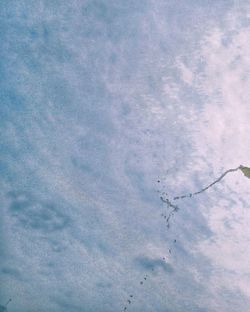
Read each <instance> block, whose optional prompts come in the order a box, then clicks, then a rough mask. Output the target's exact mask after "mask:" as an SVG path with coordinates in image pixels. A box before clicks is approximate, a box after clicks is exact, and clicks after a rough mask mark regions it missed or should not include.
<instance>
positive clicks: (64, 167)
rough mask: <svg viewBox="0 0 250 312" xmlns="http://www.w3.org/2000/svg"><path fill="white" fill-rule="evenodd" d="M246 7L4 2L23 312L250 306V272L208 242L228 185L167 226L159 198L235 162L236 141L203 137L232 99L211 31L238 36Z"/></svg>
mask: <svg viewBox="0 0 250 312" xmlns="http://www.w3.org/2000/svg"><path fill="white" fill-rule="evenodd" d="M243 2H244V5H243ZM243 2H241V4H242V5H241V6H240V5H239V3H235V2H234V1H229V0H225V1H222V0H217V1H212V0H210V1H209V0H206V1H203V0H202V1H200V0H197V1H191V0H185V1H184V0H179V1H177V0H168V1H166V0H165V1H163V0H159V1H158V0H157V1H153V0H152V1H147V0H143V1H131V0H127V1H111V0H107V1H101V0H90V1H87V0H86V1H84V0H82V1H81V0H72V1H59V0H48V1H46V0H41V1H38V0H34V1H33V0H27V1H24V0H19V1H10V0H9V1H7V0H6V1H4V0H2V1H1V2H0V15H1V17H0V20H1V22H0V36H1V49H0V54H1V55H0V79H1V87H0V88H1V89H0V99H1V102H0V116H1V117H0V131H1V146H0V152H1V153H0V174H1V177H0V182H1V189H0V194H1V195H0V196H1V266H0V279H1V289H0V303H1V304H2V305H3V304H4V303H5V302H6V301H7V300H8V299H9V298H12V302H11V303H10V304H9V306H8V310H9V311H10V312H35V311H36V312H40V311H41V312H44V311H50V312H57V311H60V312H64V311H69V312H71V311H72V312H77V311H85V312H92V311H93V312H99V311H100V312H106V311H107V312H108V311H109V312H111V311H123V309H124V307H125V306H127V307H128V311H137V312H139V311H143V312H147V311H148V312H149V311H159V312H161V311H162V312H163V311H164V312H183V311H185V312H210V311H220V312H226V311H227V312H228V311H232V312H233V311H245V310H244V307H245V305H246V304H248V305H249V303H250V299H249V297H248V295H247V293H245V292H244V290H242V289H243V288H242V287H247V284H246V286H241V278H243V277H241V275H239V276H238V275H237V272H238V271H237V270H236V269H235V270H234V269H233V268H232V269H230V270H231V271H230V270H229V269H228V268H227V267H225V268H224V267H223V264H221V263H219V264H218V263H217V262H214V261H213V259H215V258H213V254H212V252H211V257H210V251H208V253H207V254H206V252H205V251H204V250H203V249H202V246H206V245H205V242H207V241H211V242H212V241H216V238H215V232H214V231H215V230H214V228H213V225H212V223H211V222H212V221H211V219H209V218H210V217H209V216H210V214H209V213H208V209H209V207H210V206H211V207H212V206H216V203H217V202H218V200H219V199H218V195H216V194H214V195H213V196H214V197H213V200H212V199H211V197H209V196H208V195H204V196H203V197H200V198H199V199H193V201H186V202H183V203H182V204H180V208H181V209H180V211H179V212H178V214H176V215H175V217H174V218H173V219H172V223H171V227H170V229H169V230H168V229H167V227H166V224H165V221H164V217H162V216H161V214H162V213H165V211H166V209H167V207H166V205H164V204H163V203H162V202H161V201H160V198H159V197H160V195H159V193H157V190H159V189H160V191H168V192H169V193H170V194H172V195H176V194H182V193H183V192H184V193H185V192H189V191H190V189H192V190H197V189H199V188H200V187H201V186H203V185H204V184H206V183H208V182H211V181H212V179H213V178H214V177H215V176H216V174H217V175H218V174H221V173H222V172H223V170H225V169H228V168H227V164H224V163H223V161H224V160H223V159H222V158H220V157H222V155H232V153H233V152H232V151H231V150H228V152H227V151H225V150H224V151H223V152H221V150H219V149H218V148H217V145H216V144H217V141H216V143H214V144H215V145H213V144H212V143H211V142H214V141H209V139H208V141H204V146H203V145H202V143H203V139H201V140H200V139H197V138H199V136H198V134H199V133H200V132H201V131H203V130H201V129H203V128H202V127H203V126H202V125H203V124H204V125H206V123H205V122H204V123H203V121H202V120H203V119H201V122H200V120H199V119H200V117H199V116H206V115H203V113H204V114H206V112H208V113H207V114H208V116H212V115H211V114H212V113H211V112H210V108H211V111H214V110H213V109H214V108H213V106H212V104H211V103H214V102H216V103H219V106H218V107H221V106H220V105H222V104H220V103H222V101H221V100H220V99H221V98H220V94H221V93H222V91H221V90H222V88H221V87H220V86H217V85H216V88H217V89H216V90H214V89H213V84H212V83H213V81H214V79H213V76H211V75H212V74H211V75H210V74H209V73H210V72H209V71H208V70H206V69H205V68H208V65H207V64H208V62H210V63H211V62H212V63H213V60H212V61H211V60H210V61H208V59H206V57H207V58H208V57H209V55H210V52H209V51H210V50H209V49H210V48H211V47H214V46H213V44H211V46H210V45H209V43H208V41H209V40H208V41H206V39H204V38H207V37H209V36H210V34H213V32H216V29H217V30H218V29H219V30H220V31H221V34H220V38H222V39H219V42H220V43H219V46H218V49H224V48H225V47H226V46H227V45H230V44H234V45H235V46H236V45H237V44H238V43H237V42H236V43H234V42H233V39H232V37H233V38H235V37H236V38H238V37H237V34H239V33H240V31H245V30H246V29H248V27H249V19H248V17H247V13H246V11H247V10H248V4H249V2H248V1H243ZM234 19H236V20H237V23H235V24H234ZM230 25H231V26H230ZM232 25H233V26H232ZM230 27H231V28H230ZM206 36H207V37H206ZM211 36H212V35H211ZM234 36H235V37H234ZM237 40H238V41H239V42H240V43H239V45H240V44H242V46H244V47H245V45H244V42H245V41H246V40H245V41H244V40H243V41H240V39H237ZM232 42H233V43H232ZM242 42H243V43H242ZM215 46H216V45H215ZM206 47H208V48H207V49H208V51H206V50H205V49H206ZM216 47H217V46H216ZM223 47H224V48H223ZM247 47H248V46H247ZM211 49H212V48H211ZM216 49H217V48H214V50H215V51H217V50H216ZM214 50H213V51H214ZM204 51H205V52H204ZM220 51H221V50H220ZM222 51H227V50H222ZM244 51H248V52H249V50H247V48H245V50H244ZM216 53H217V52H216ZM223 53H224V52H223ZM216 55H217V54H216ZM242 57H243V58H244V56H242ZM225 58H226V57H225V56H224V54H223V55H222V56H220V60H222V61H223V59H225ZM180 63H181V64H184V65H185V66H186V67H189V68H191V71H192V72H193V74H192V75H193V76H192V77H191V76H190V75H189V76H188V74H187V77H186V78H185V77H184V76H183V75H185V74H184V71H183V70H182V68H183V67H181V66H182V65H179V64H180ZM210 63H209V64H210ZM216 64H217V63H216ZM218 64H219V63H218ZM206 66H207V67H206ZM216 66H219V65H215V67H216ZM244 66H245V67H244ZM243 67H244V68H246V65H244V64H243ZM206 75H207V76H206ZM209 75H210V76H211V77H212V78H211V77H210V76H209ZM216 75H217V74H215V77H216ZM209 77H210V78H209ZM207 79H208V80H207ZM209 79H210V80H209ZM206 81H210V86H211V88H212V89H213V91H211V90H210V89H209V86H207V85H206ZM218 83H220V82H218ZM228 88H229V89H228V90H230V88H231V87H228ZM208 89H209V90H208ZM231 89H232V88H231ZM244 90H247V86H245V89H244ZM220 101H221V102H220ZM228 107H229V108H230V106H228ZM238 107H239V106H238ZM246 107H247V104H244V103H243V104H242V109H243V108H246ZM231 111H233V112H234V109H232V108H231ZM248 113H249V112H248V111H243V113H242V116H243V115H244V116H248V117H249V115H248ZM214 114H215V116H219V113H218V112H217V111H215V113H214ZM223 114H224V113H223ZM223 114H221V116H224V115H223ZM208 118H209V117H208ZM225 118H226V117H225ZM204 120H205V117H204ZM213 120H214V119H213ZM248 120H249V119H248ZM218 124H219V122H216V126H217V125H218ZM230 125H231V123H230V122H229V124H228V127H230ZM214 129H215V128H213V126H209V127H208V131H207V132H206V133H207V134H209V133H212V131H213V130H214ZM236 129H238V128H237V126H236ZM216 131H217V132H215V133H214V134H213V135H211V137H212V138H213V140H215V138H217V137H218V136H219V135H221V134H220V132H219V130H216ZM243 132H244V131H242V133H243ZM217 134H218V135H217ZM221 137H222V140H221V141H220V142H224V141H225V140H226V141H227V138H225V137H223V135H221ZM211 140H212V139H211ZM223 140H224V141H223ZM206 142H208V143H206ZM209 142H210V143H211V149H210V150H209V153H208V152H207V150H206V149H205V148H206V146H208V145H209ZM237 142H238V141H237ZM199 144H200V145H199ZM220 144H222V143H218V146H222V145H220ZM202 146H203V147H202ZM215 150H216V151H218V157H217V158H216V157H214V159H213V155H215V154H214V153H215ZM243 154H244V157H245V158H244V160H245V159H247V157H249V154H248V150H247V151H246V150H244V151H243V152H242V153H241V155H243ZM216 155H217V154H216ZM223 157H224V156H223ZM228 157H229V156H228ZM215 158H216V159H215ZM218 159H220V160H221V162H219V164H218V165H216V166H215V167H213V165H214V163H215V162H214V161H217V160H218ZM227 161H228V160H227ZM230 161H231V160H230ZM230 161H228V162H229V163H228V166H229V167H231V166H234V165H237V164H240V163H241V161H242V160H241V159H239V158H238V156H237V157H236V156H235V158H234V160H232V161H231V162H230ZM194 163H195V164H196V167H195V165H194ZM194 167H195V169H194ZM201 173H202V174H201ZM203 174H204V176H203ZM159 177H160V180H161V183H157V180H158V178H159ZM202 177H204V179H203V178H202ZM216 177H217V176H216ZM240 181H242V180H240ZM232 183H233V182H232ZM239 183H241V182H239ZM220 191H221V193H222V194H223V185H222V186H221V189H220ZM224 191H225V190H224ZM229 193H230V192H229ZM231 194H232V192H231ZM221 196H223V195H221ZM232 196H234V197H235V198H238V197H237V196H238V195H237V192H235V193H233V195H232ZM235 200H236V199H235ZM234 203H235V202H233V201H231V202H230V203H228V206H229V207H234ZM243 206H244V207H245V208H246V203H244V205H243ZM223 222H224V221H223ZM225 222H226V221H225ZM228 227H229V228H230V224H229V225H228ZM216 235H217V234H216ZM249 237H250V236H249ZM174 239H176V240H177V242H176V243H174ZM229 240H230V238H228V240H227V241H229ZM169 248H170V249H171V251H172V252H171V255H170V254H169ZM211 248H212V247H211ZM229 248H231V249H232V247H230V246H229ZM204 249H206V248H205V247H204ZM211 250H212V249H211ZM217 254H218V252H217ZM215 255H216V252H215ZM163 257H166V258H167V260H163ZM214 257H215V256H214ZM215 261H216V260H215ZM217 265H218V266H217ZM152 269H154V271H152ZM223 270H225V274H229V273H228V272H229V271H230V274H231V275H230V276H231V279H226V280H225V282H224V284H223V283H222V284H223V285H224V286H223V285H222V284H220V283H221V281H222V280H223V278H224V276H227V275H223ZM217 272H219V273H218V274H219V275H217ZM244 272H245V271H244ZM145 276H147V280H146V281H145V280H144V283H143V285H141V284H140V281H142V280H143V278H144V277H145ZM216 276H219V278H218V281H217V282H216ZM236 276H237V278H236ZM234 279H235V281H237V283H238V284H237V283H236V282H235V283H236V284H235V286H234V288H233V289H232V288H230V282H229V281H233V280H234ZM216 285H217V286H216ZM218 285H219V286H218ZM244 285H245V284H244ZM216 287H218V288H216ZM131 294H132V295H133V298H130V297H129V296H130V295H131ZM129 298H130V299H131V301H132V302H131V304H128V302H127V300H128V299H129Z"/></svg>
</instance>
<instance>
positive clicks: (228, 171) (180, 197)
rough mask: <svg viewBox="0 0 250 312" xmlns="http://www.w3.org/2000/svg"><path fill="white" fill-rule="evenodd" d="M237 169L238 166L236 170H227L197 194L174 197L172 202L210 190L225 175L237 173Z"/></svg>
mask: <svg viewBox="0 0 250 312" xmlns="http://www.w3.org/2000/svg"><path fill="white" fill-rule="evenodd" d="M239 169H240V166H239V167H237V168H235V169H229V170H227V171H225V172H224V173H223V174H222V175H221V176H220V177H219V178H218V179H217V180H215V181H214V182H213V183H211V184H209V185H208V186H206V187H205V188H203V189H202V190H200V191H198V192H195V193H190V194H188V195H182V196H176V197H174V200H176V199H182V198H186V197H192V196H194V195H198V194H200V193H202V192H204V191H206V190H207V189H209V188H210V187H211V186H213V185H214V184H216V183H218V182H219V181H220V180H222V179H223V178H224V177H225V175H227V174H228V173H230V172H234V171H237V170H239Z"/></svg>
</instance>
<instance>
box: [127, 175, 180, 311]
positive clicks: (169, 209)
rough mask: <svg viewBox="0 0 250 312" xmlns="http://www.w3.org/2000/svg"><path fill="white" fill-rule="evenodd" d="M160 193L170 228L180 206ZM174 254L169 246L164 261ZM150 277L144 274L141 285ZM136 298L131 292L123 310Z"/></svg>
mask: <svg viewBox="0 0 250 312" xmlns="http://www.w3.org/2000/svg"><path fill="white" fill-rule="evenodd" d="M157 183H158V184H160V183H161V181H160V179H158V180H157ZM157 192H158V193H160V199H161V201H162V202H163V203H164V204H166V205H167V211H166V212H165V213H162V214H161V217H162V218H163V220H164V221H165V222H166V226H167V228H168V229H169V228H170V221H171V218H172V217H173V216H174V215H175V213H176V212H177V211H178V210H179V207H178V206H177V205H175V204H173V203H172V202H171V201H170V199H169V198H168V195H167V193H166V192H165V191H160V190H158V191H157ZM176 243H177V240H176V239H174V240H173V244H176ZM171 255H172V248H168V256H164V257H162V261H164V262H165V263H167V260H168V258H169V257H171ZM151 271H152V272H153V271H154V267H152V268H151ZM149 278H150V276H149V275H147V274H146V275H145V276H143V278H142V279H141V280H140V281H139V285H140V286H143V285H144V284H145V283H146V282H147V281H148V279H149ZM134 299H135V296H134V294H130V295H129V298H127V299H126V304H125V305H124V307H123V310H122V311H128V309H129V307H130V306H131V305H132V303H133V301H134Z"/></svg>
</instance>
